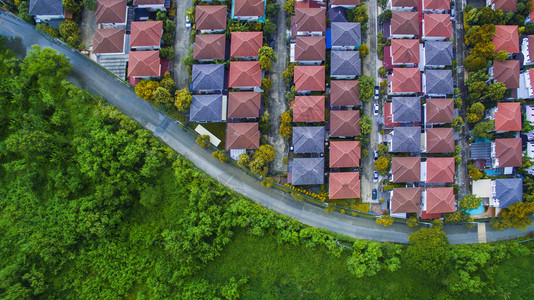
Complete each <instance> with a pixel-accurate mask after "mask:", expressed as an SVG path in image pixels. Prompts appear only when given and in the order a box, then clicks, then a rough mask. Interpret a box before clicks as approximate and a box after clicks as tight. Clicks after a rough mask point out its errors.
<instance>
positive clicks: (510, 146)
mask: <svg viewBox="0 0 534 300" xmlns="http://www.w3.org/2000/svg"><path fill="white" fill-rule="evenodd" d="M521 152H522V146H521V139H520V138H512V139H496V140H495V156H496V157H497V159H499V167H500V168H503V167H521V166H522V165H523V155H522V153H521Z"/></svg>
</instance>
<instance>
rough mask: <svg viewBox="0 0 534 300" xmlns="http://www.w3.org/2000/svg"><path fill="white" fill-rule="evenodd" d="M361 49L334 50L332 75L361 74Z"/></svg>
mask: <svg viewBox="0 0 534 300" xmlns="http://www.w3.org/2000/svg"><path fill="white" fill-rule="evenodd" d="M361 69H362V64H361V61H360V51H332V63H331V67H330V75H331V76H336V75H337V76H360V74H361Z"/></svg>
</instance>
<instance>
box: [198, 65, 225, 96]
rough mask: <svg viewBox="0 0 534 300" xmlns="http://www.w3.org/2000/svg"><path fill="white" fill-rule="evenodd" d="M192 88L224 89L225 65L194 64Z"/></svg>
mask: <svg viewBox="0 0 534 300" xmlns="http://www.w3.org/2000/svg"><path fill="white" fill-rule="evenodd" d="M192 82H193V85H192V90H193V91H198V90H218V91H220V90H222V89H223V88H224V65H222V64H209V65H193V76H192Z"/></svg>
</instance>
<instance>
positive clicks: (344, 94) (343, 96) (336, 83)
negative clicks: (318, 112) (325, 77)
mask: <svg viewBox="0 0 534 300" xmlns="http://www.w3.org/2000/svg"><path fill="white" fill-rule="evenodd" d="M358 88H359V84H358V80H332V81H330V105H333V106H357V105H360V92H359V90H358Z"/></svg>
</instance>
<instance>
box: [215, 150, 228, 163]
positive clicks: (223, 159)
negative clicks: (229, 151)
mask: <svg viewBox="0 0 534 300" xmlns="http://www.w3.org/2000/svg"><path fill="white" fill-rule="evenodd" d="M212 156H213V157H215V158H216V159H218V160H219V161H220V162H222V163H225V162H227V161H228V159H229V158H228V156H226V155H225V154H224V153H223V152H222V151H215V152H213V154H212Z"/></svg>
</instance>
